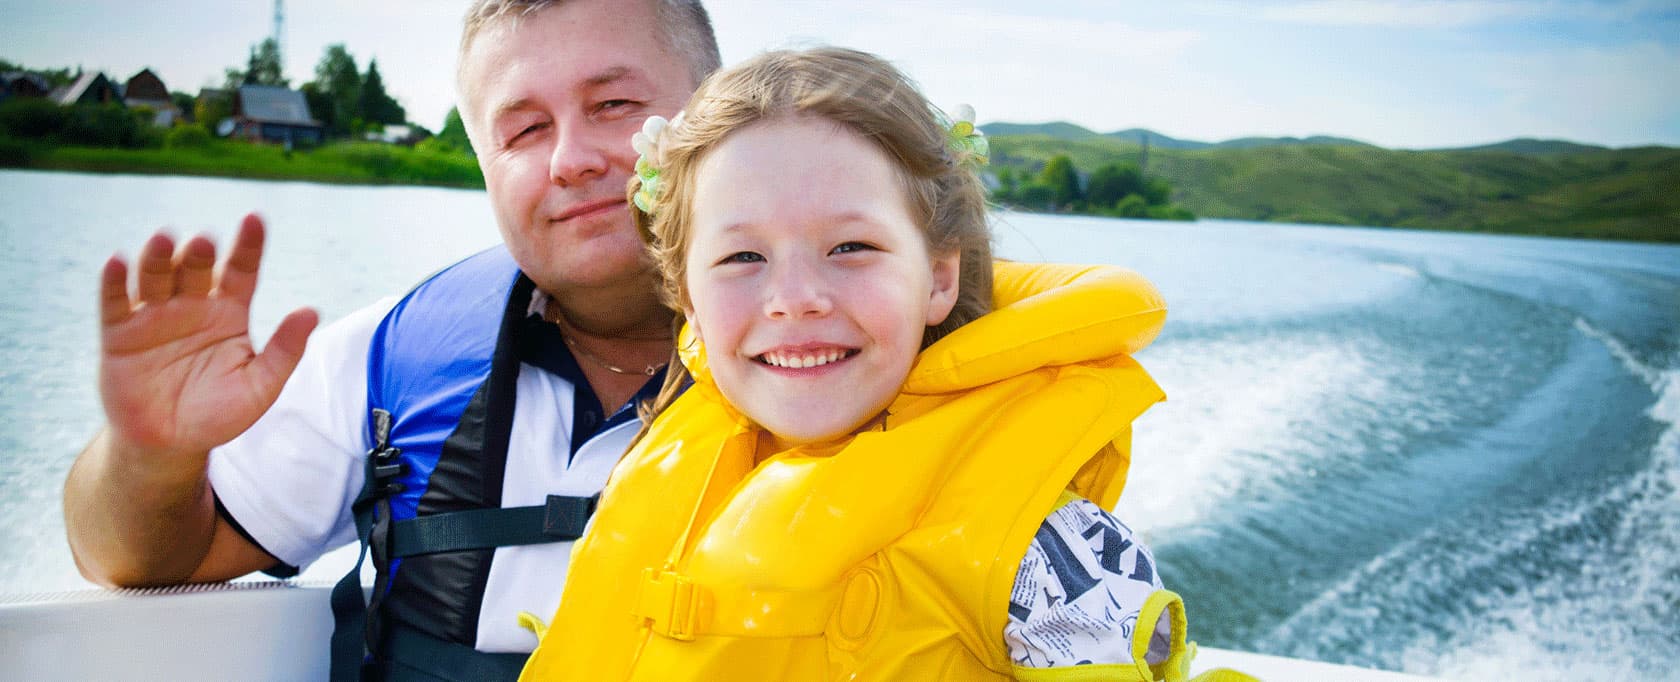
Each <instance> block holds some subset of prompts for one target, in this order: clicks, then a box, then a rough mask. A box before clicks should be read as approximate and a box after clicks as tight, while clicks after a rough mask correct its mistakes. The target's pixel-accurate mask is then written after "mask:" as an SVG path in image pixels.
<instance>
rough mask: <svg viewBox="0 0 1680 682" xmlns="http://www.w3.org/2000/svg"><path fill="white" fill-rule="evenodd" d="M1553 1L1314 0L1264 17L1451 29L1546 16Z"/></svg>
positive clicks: (1296, 21) (1328, 23) (1266, 11)
mask: <svg viewBox="0 0 1680 682" xmlns="http://www.w3.org/2000/svg"><path fill="white" fill-rule="evenodd" d="M1549 4H1550V3H1542V2H1509V1H1498V0H1487V1H1480V2H1478V1H1474V0H1472V1H1466V2H1452V1H1450V0H1414V1H1407V0H1311V1H1309V2H1294V3H1289V4H1286V5H1279V6H1273V7H1267V8H1264V9H1263V10H1261V16H1262V17H1264V18H1266V19H1268V20H1271V21H1277V22H1283V23H1293V24H1307V25H1315V26H1387V27H1404V28H1451V27H1459V26H1469V25H1474V24H1484V23H1490V22H1495V21H1500V20H1505V19H1513V18H1529V17H1534V16H1539V15H1543V14H1545V13H1546V12H1547V7H1548V5H1549Z"/></svg>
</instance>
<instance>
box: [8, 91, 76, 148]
mask: <svg viewBox="0 0 1680 682" xmlns="http://www.w3.org/2000/svg"><path fill="white" fill-rule="evenodd" d="M69 114H70V112H69V110H67V109H65V108H64V107H61V106H58V105H57V104H54V103H52V102H51V101H49V100H46V99H42V98H37V97H14V98H12V99H10V100H7V101H5V102H3V103H0V131H4V132H5V133H7V134H8V135H10V136H12V137H16V138H25V139H32V140H45V139H48V138H53V137H57V136H58V133H59V131H61V130H63V129H64V123H65V121H66V120H68V119H69Z"/></svg>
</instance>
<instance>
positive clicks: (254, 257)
mask: <svg viewBox="0 0 1680 682" xmlns="http://www.w3.org/2000/svg"><path fill="white" fill-rule="evenodd" d="M262 254H263V222H262V218H258V217H257V214H255V213H252V214H248V215H246V216H245V219H244V220H242V221H240V223H239V233H238V234H237V235H235V236H234V238H233V247H232V248H230V249H229V250H228V257H227V262H226V263H224V264H223V265H222V282H221V286H220V289H219V292H220V294H221V295H222V296H226V297H228V298H232V299H235V300H237V301H239V302H241V303H244V304H245V305H250V304H251V295H252V294H254V293H256V291H257V270H258V269H259V268H260V267H261V266H262Z"/></svg>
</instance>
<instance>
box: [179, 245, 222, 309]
mask: <svg viewBox="0 0 1680 682" xmlns="http://www.w3.org/2000/svg"><path fill="white" fill-rule="evenodd" d="M215 273H216V245H215V244H214V243H213V242H211V241H210V238H209V237H206V236H204V235H199V236H197V237H193V238H192V239H189V240H187V243H185V244H182V245H181V248H179V249H176V251H175V293H176V294H181V295H186V296H206V295H209V293H210V286H211V284H212V283H213V282H214V281H215V280H214V278H215Z"/></svg>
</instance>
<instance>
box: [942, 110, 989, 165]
mask: <svg viewBox="0 0 1680 682" xmlns="http://www.w3.org/2000/svg"><path fill="white" fill-rule="evenodd" d="M952 113H953V114H954V116H952V117H949V118H947V117H946V116H945V115H944V114H943V113H940V114H939V122H940V124H941V125H943V126H944V127H945V143H946V145H947V146H949V147H950V148H951V152H952V153H953V154H955V155H956V157H957V162H958V163H973V164H974V165H975V166H984V165H986V164H987V163H989V162H990V161H991V152H992V146H991V144H989V143H987V142H986V134H985V133H983V132H980V129H979V128H976V127H974V107H971V106H969V105H967V104H958V105H957V106H956V109H955V110H953V112H952Z"/></svg>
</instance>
